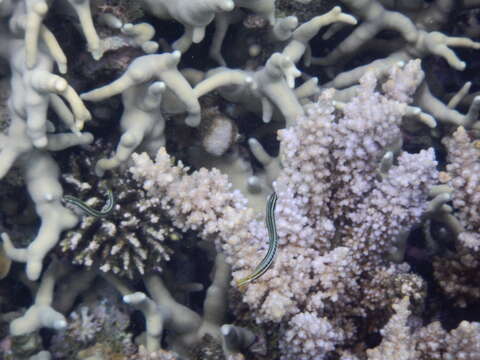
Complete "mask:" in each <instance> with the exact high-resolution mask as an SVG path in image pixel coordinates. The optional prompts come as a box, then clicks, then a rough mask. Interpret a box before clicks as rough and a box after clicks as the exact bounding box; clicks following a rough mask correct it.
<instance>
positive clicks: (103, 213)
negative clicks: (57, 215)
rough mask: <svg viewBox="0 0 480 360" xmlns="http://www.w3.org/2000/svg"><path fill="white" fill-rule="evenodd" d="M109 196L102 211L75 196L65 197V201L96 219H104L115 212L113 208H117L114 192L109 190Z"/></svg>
mask: <svg viewBox="0 0 480 360" xmlns="http://www.w3.org/2000/svg"><path fill="white" fill-rule="evenodd" d="M107 196H108V198H107V202H106V203H105V205H104V206H103V207H102V209H101V210H100V211H98V210H95V209H94V208H92V207H91V206H89V205H87V204H86V203H85V202H83V201H82V200H80V199H79V198H77V197H75V196H71V195H65V196H64V197H63V200H64V201H65V202H67V203H69V204H72V205H75V206H77V207H79V208H80V209H81V210H82V211H83V212H84V213H85V214H87V215H90V216H95V217H104V216H107V215H108V214H110V213H111V212H112V210H113V207H114V206H115V198H114V196H113V192H112V190H110V189H108V192H107Z"/></svg>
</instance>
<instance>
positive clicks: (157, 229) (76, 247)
mask: <svg viewBox="0 0 480 360" xmlns="http://www.w3.org/2000/svg"><path fill="white" fill-rule="evenodd" d="M97 146H98V144H97ZM69 159H70V160H69V161H68V163H69V169H68V171H65V172H64V173H63V176H62V177H63V181H64V184H65V187H66V189H68V193H69V194H72V195H74V196H76V197H79V198H81V199H82V200H83V201H85V202H86V203H88V204H89V205H90V206H93V207H94V208H95V207H97V208H101V206H102V205H103V203H104V201H105V195H106V193H107V190H108V189H110V190H112V192H113V194H114V197H115V202H116V204H115V207H114V210H113V212H112V213H111V214H110V215H109V216H107V217H102V218H96V217H93V216H86V215H85V214H82V215H83V216H82V218H81V220H80V223H79V225H78V226H77V227H76V228H75V229H72V230H71V231H67V232H66V233H65V234H64V236H63V238H62V241H61V242H60V248H61V251H62V252H64V253H66V255H68V256H69V257H70V258H71V259H72V262H73V263H74V264H79V265H84V266H86V267H93V268H98V269H100V270H101V271H104V272H109V271H111V272H113V273H115V274H119V275H123V276H127V277H129V278H134V277H138V276H139V275H143V274H144V273H145V272H146V271H161V270H162V266H163V264H164V263H165V262H167V261H169V260H170V255H171V254H172V252H173V248H174V247H178V246H180V244H181V235H180V233H179V232H178V231H177V230H176V229H175V227H174V226H173V225H172V224H171V222H170V220H169V219H168V217H167V216H166V215H165V213H164V212H163V211H162V210H161V207H160V204H159V199H158V198H152V197H149V196H147V194H146V192H145V191H143V190H142V189H141V188H140V186H139V184H137V183H136V181H135V180H134V179H132V178H131V177H129V176H126V177H125V176H123V177H121V176H118V175H114V176H113V177H112V178H110V179H100V180H99V179H97V178H96V177H95V176H94V175H93V172H92V171H93V169H92V162H91V159H90V158H89V157H86V156H82V155H76V154H70V157H69Z"/></svg>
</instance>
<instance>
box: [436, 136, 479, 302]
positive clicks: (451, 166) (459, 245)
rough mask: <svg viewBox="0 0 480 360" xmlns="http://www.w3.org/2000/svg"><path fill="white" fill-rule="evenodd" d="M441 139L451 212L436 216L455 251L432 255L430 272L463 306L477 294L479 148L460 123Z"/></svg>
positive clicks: (443, 179)
mask: <svg viewBox="0 0 480 360" xmlns="http://www.w3.org/2000/svg"><path fill="white" fill-rule="evenodd" d="M443 143H444V144H445V146H446V148H447V151H448V155H447V161H448V164H447V166H446V172H442V173H440V179H441V180H442V181H443V182H445V183H446V185H448V186H449V187H450V188H451V189H450V190H451V193H450V196H451V199H452V205H453V213H443V214H439V215H440V216H439V217H440V219H439V220H440V221H443V222H444V224H445V225H446V226H447V228H448V229H449V230H450V232H451V233H452V234H453V235H454V236H452V237H451V239H455V240H454V244H455V253H454V254H452V255H453V256H449V257H446V258H445V257H442V256H438V257H436V258H435V259H434V261H433V267H434V276H435V278H436V280H437V282H438V283H439V285H440V287H441V288H442V289H443V291H444V292H445V294H446V295H447V296H448V297H450V298H453V299H454V300H455V302H456V304H457V305H459V306H466V305H467V304H468V303H471V302H476V301H478V299H479V298H480V289H479V284H480V280H479V278H478V270H479V269H480V149H479V146H478V144H479V142H478V140H474V139H473V138H472V137H471V136H470V135H469V133H468V132H467V131H466V130H465V129H464V128H463V127H459V128H458V129H457V130H456V131H455V132H454V133H453V135H452V136H451V137H446V138H445V139H444V140H443Z"/></svg>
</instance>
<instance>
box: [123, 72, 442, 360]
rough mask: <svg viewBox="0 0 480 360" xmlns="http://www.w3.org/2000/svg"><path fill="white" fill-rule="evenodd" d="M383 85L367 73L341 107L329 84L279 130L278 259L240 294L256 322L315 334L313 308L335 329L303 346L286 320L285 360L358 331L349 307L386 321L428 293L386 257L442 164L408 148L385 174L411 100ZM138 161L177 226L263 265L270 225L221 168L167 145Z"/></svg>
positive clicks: (141, 175)
mask: <svg viewBox="0 0 480 360" xmlns="http://www.w3.org/2000/svg"><path fill="white" fill-rule="evenodd" d="M376 85H377V81H376V78H375V76H374V75H373V74H371V73H370V74H368V75H366V76H365V77H364V78H363V79H362V81H361V87H362V89H361V91H359V95H358V96H357V97H355V98H354V99H353V100H352V101H351V102H349V103H348V104H346V105H345V106H343V107H342V110H341V111H340V112H335V110H334V107H333V106H332V105H331V96H332V93H331V92H326V93H325V94H324V95H323V96H322V98H321V99H320V101H319V102H318V103H317V104H313V105H310V106H309V107H307V109H306V113H307V115H306V116H304V117H300V118H298V119H297V124H296V125H295V126H291V127H290V128H288V129H285V130H282V131H281V132H280V134H279V137H280V140H281V154H280V157H281V160H282V165H283V169H282V172H281V174H280V176H279V178H278V179H277V181H276V183H275V184H274V187H275V190H276V192H277V194H278V197H279V200H278V202H277V209H278V210H277V212H276V217H277V228H278V233H279V236H280V240H279V252H278V256H277V258H276V261H275V264H274V266H273V268H272V269H271V270H269V271H268V272H267V273H265V274H264V275H263V276H262V277H261V278H260V279H258V280H257V281H256V282H254V283H252V284H250V285H249V286H248V288H247V289H246V290H245V292H244V293H243V294H242V295H243V301H244V302H246V303H247V304H248V305H249V307H250V311H251V312H253V313H254V314H255V317H256V321H257V322H258V323H266V322H269V321H275V322H279V321H281V320H287V319H293V318H295V321H293V320H292V321H293V322H292V326H293V328H292V329H295V328H297V329H300V328H302V326H304V327H305V328H304V330H303V331H305V333H306V334H308V333H310V331H308V330H307V329H308V327H309V326H310V325H309V324H311V323H312V322H311V321H308V319H309V316H308V315H305V316H300V315H299V314H303V313H304V312H305V311H306V310H308V311H309V313H310V314H311V315H312V316H316V317H318V318H321V317H323V316H325V317H326V318H327V319H326V320H325V321H330V322H331V323H332V325H331V326H332V327H333V328H334V329H335V332H334V333H332V334H330V335H329V331H330V330H329V329H330V328H329V327H328V326H324V331H325V334H324V336H325V339H329V340H328V341H330V342H331V343H330V344H328V343H325V342H322V341H319V342H318V343H316V342H315V341H313V342H312V344H314V345H312V346H311V347H309V348H308V349H307V350H305V351H308V352H305V353H304V352H303V350H300V348H301V346H302V345H303V344H302V345H295V341H297V340H295V339H296V337H295V336H289V335H288V334H291V333H293V332H295V330H292V332H290V333H289V330H288V328H287V330H286V331H285V333H283V335H281V337H282V340H281V341H283V342H285V345H282V346H284V349H286V348H288V347H289V346H291V348H289V349H290V350H289V352H286V353H285V354H284V358H285V359H290V358H298V356H304V357H305V358H316V357H317V358H323V357H324V356H325V353H326V352H328V351H330V350H332V349H334V348H335V346H336V345H338V343H339V342H342V339H347V338H349V339H350V340H353V339H354V338H355V336H356V331H355V327H354V326H353V324H352V323H351V322H350V321H348V320H347V318H348V317H349V316H361V317H365V316H367V315H370V316H371V320H370V321H371V326H378V324H377V325H375V321H377V322H378V321H380V319H383V318H384V317H385V313H384V312H383V311H384V310H385V309H388V306H389V305H390V304H392V303H393V301H395V299H398V298H400V297H403V296H407V295H408V296H411V297H412V298H414V299H415V301H418V302H419V303H421V301H422V296H423V295H422V294H424V291H423V283H422V281H421V279H420V278H419V277H418V276H416V275H413V274H408V269H409V268H408V266H407V265H397V264H395V263H392V262H391V261H389V259H388V254H389V253H390V252H391V251H392V250H393V249H394V248H395V246H396V245H397V244H396V238H397V237H400V235H402V234H403V233H404V232H406V231H408V230H409V229H410V227H411V226H412V225H414V224H415V223H417V222H419V221H420V218H421V215H422V214H423V212H424V211H425V210H426V208H427V195H428V189H429V187H430V186H431V185H432V184H434V182H435V179H436V177H437V172H436V169H435V166H436V161H435V160H434V155H433V151H432V150H424V151H421V152H420V153H418V154H407V153H401V154H400V155H399V156H398V158H397V159H396V162H395V164H394V165H393V166H389V167H387V169H386V170H385V171H384V172H383V173H379V168H380V167H381V166H380V164H381V161H382V157H383V156H384V154H385V153H387V152H388V151H389V147H390V146H392V144H394V143H395V141H396V140H397V138H398V137H399V131H400V130H399V127H398V126H399V124H400V121H401V117H402V115H403V114H404V111H405V108H406V105H405V104H403V103H399V102H397V101H394V100H391V99H389V98H388V97H387V96H384V95H382V94H380V93H378V92H376V91H375V88H376ZM133 160H134V164H135V165H134V166H133V167H131V168H130V171H131V172H132V173H133V175H134V177H135V178H136V179H138V180H139V181H143V185H144V187H145V189H146V190H147V191H148V192H149V193H150V194H152V195H155V196H157V197H159V198H161V204H162V207H163V208H164V209H165V210H166V211H167V213H168V214H169V216H171V217H173V218H174V219H176V220H175V224H176V225H177V226H179V227H180V228H181V229H183V230H187V229H195V230H197V231H198V232H199V234H200V236H202V237H203V238H205V239H210V238H213V239H214V240H215V243H216V245H217V249H221V250H222V251H224V252H225V253H226V254H227V256H228V257H227V261H229V262H230V263H231V264H232V266H233V267H234V272H233V275H234V278H236V279H239V278H242V277H243V276H244V275H246V274H247V273H248V272H249V271H250V270H249V267H250V266H251V264H254V263H256V262H258V259H259V252H258V248H259V247H262V244H264V243H265V241H264V240H263V239H265V238H266V231H265V229H264V228H263V226H262V224H261V223H260V222H259V221H256V220H255V219H254V217H253V214H252V213H251V212H250V211H249V209H248V208H246V207H245V205H244V203H245V202H244V199H243V198H242V197H241V196H240V194H238V193H236V192H235V191H231V190H230V186H229V184H228V182H227V181H226V179H225V178H224V177H222V176H220V174H219V173H218V172H217V171H216V170H215V169H213V170H211V171H207V170H206V169H200V170H198V171H195V172H193V173H192V174H188V173H187V168H185V167H184V166H183V164H181V163H179V164H178V165H175V166H174V165H172V164H171V160H170V158H169V157H168V155H167V154H166V152H165V151H164V150H163V149H161V150H160V151H159V152H158V154H157V157H156V160H155V162H153V161H152V160H151V159H149V157H148V156H147V155H146V154H142V155H134V156H133ZM178 194H181V195H180V196H179V195H178ZM212 194H215V196H212ZM392 283H393V284H395V285H394V286H393V287H392V286H391V284H392ZM386 289H388V291H385V290H386ZM381 309H383V310H381ZM297 315H298V317H295V316H297ZM375 317H378V319H377V320H375ZM298 331H299V330H298ZM298 331H297V332H298ZM335 333H336V334H337V335H334V334H335ZM322 334H323V333H322ZM322 336H323V335H322ZM305 341H307V342H308V340H305ZM297 344H298V343H297ZM292 349H299V350H292ZM301 354H303V355H301Z"/></svg>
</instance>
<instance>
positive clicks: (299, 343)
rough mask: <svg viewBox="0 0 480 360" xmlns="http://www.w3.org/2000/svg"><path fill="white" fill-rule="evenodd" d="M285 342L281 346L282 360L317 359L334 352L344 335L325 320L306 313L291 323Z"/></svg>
mask: <svg viewBox="0 0 480 360" xmlns="http://www.w3.org/2000/svg"><path fill="white" fill-rule="evenodd" d="M288 325H289V329H288V330H287V332H286V333H285V340H286V341H285V342H282V343H281V344H280V346H281V349H282V359H299V360H308V359H317V358H321V357H323V356H325V355H326V354H327V353H328V352H329V351H332V350H334V348H335V344H336V343H338V342H339V341H340V340H341V338H342V335H341V334H339V333H338V330H336V329H335V328H334V327H333V326H332V324H330V322H329V321H328V320H326V319H325V318H319V317H318V316H317V314H315V313H311V312H304V313H299V314H297V315H295V316H294V317H293V318H291V319H290V321H289V324H288Z"/></svg>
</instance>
